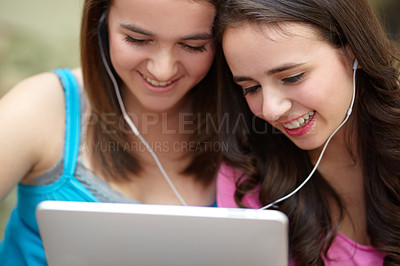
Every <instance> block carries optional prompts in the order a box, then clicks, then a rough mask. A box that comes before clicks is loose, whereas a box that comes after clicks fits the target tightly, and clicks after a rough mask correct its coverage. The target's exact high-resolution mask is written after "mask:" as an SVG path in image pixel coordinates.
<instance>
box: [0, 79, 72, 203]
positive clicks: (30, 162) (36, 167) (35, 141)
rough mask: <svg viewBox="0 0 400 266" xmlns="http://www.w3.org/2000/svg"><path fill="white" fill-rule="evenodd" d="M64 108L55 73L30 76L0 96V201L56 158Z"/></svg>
mask: <svg viewBox="0 0 400 266" xmlns="http://www.w3.org/2000/svg"><path fill="white" fill-rule="evenodd" d="M64 108H65V103H64V93H63V90H62V88H61V85H60V83H59V81H58V79H57V77H56V76H55V75H54V74H52V73H44V74H40V75H37V76H34V77H31V78H28V79H26V80H24V81H22V82H20V83H19V84H18V85H16V86H15V87H14V88H13V89H11V90H10V91H9V92H8V93H7V94H6V95H5V96H3V97H2V98H1V99H0V201H1V200H3V199H4V198H5V196H6V195H7V194H8V193H9V192H10V191H11V189H12V188H13V187H14V186H16V185H17V184H18V183H19V182H22V183H24V182H27V181H29V180H32V179H33V178H35V177H36V176H37V175H38V174H40V173H41V172H44V171H45V170H47V169H49V168H50V167H52V165H53V164H54V163H55V162H57V160H58V159H59V157H60V156H61V153H62V147H63V146H62V145H63V137H64V135H63V134H64V132H63V130H64V121H65V119H64Z"/></svg>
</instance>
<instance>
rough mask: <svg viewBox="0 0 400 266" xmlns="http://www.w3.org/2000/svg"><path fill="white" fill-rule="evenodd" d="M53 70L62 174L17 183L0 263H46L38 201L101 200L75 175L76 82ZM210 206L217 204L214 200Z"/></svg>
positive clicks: (78, 115) (77, 142)
mask: <svg viewBox="0 0 400 266" xmlns="http://www.w3.org/2000/svg"><path fill="white" fill-rule="evenodd" d="M54 72H55V73H56V74H57V75H58V76H59V78H60V80H61V83H62V85H63V87H64V91H65V105H66V111H65V112H66V123H65V143H64V164H63V174H62V175H61V177H60V178H59V179H58V180H57V181H55V182H54V183H51V184H49V185H22V184H19V185H18V189H17V206H16V207H15V209H14V210H13V211H12V213H11V216H10V219H9V221H8V224H7V227H6V230H5V233H4V239H3V241H2V242H1V244H0V265H1V266H9V265H10V266H11V265H12V266H19V265H29V266H31V265H32V266H38V265H47V262H46V257H45V253H44V249H43V245H42V240H41V238H40V234H39V229H38V225H37V222H36V217H35V209H36V206H37V205H38V204H39V203H40V202H42V201H45V200H63V201H85V202H99V201H100V200H99V199H98V198H97V197H96V196H94V194H93V193H92V192H91V191H89V189H88V188H87V187H86V186H84V185H83V184H82V183H80V182H79V181H78V179H77V178H76V177H74V174H75V172H76V169H77V161H78V157H79V148H80V139H81V110H80V108H81V104H80V94H79V85H78V82H77V80H76V78H75V76H74V75H73V73H72V72H71V71H70V70H69V69H57V70H55V71H54ZM99 196H101V195H99ZM107 201H108V200H107ZM123 201H124V202H131V203H133V202H135V203H139V202H137V201H136V200H134V199H124V200H123ZM212 207H217V205H216V203H214V205H213V206H212Z"/></svg>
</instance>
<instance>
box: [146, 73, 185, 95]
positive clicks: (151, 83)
mask: <svg viewBox="0 0 400 266" xmlns="http://www.w3.org/2000/svg"><path fill="white" fill-rule="evenodd" d="M140 76H141V77H142V78H143V81H144V84H145V85H146V87H147V88H149V89H150V90H151V91H153V92H166V91H169V90H171V89H172V88H173V87H175V85H176V83H177V81H178V79H175V80H171V81H157V80H154V79H151V78H149V77H146V76H144V75H143V74H141V75H140Z"/></svg>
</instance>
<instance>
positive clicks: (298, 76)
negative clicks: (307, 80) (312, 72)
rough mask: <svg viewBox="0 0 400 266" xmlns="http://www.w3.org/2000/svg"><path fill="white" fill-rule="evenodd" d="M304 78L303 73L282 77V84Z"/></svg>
mask: <svg viewBox="0 0 400 266" xmlns="http://www.w3.org/2000/svg"><path fill="white" fill-rule="evenodd" d="M303 78H304V73H300V74H298V75H296V76H292V77H288V78H284V79H282V82H283V84H297V83H299V82H300V81H302V79H303Z"/></svg>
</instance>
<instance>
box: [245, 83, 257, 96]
mask: <svg viewBox="0 0 400 266" xmlns="http://www.w3.org/2000/svg"><path fill="white" fill-rule="evenodd" d="M259 88H261V86H260V85H256V86H252V87H248V88H244V89H243V90H244V93H243V97H246V95H247V94H250V95H251V94H254V93H256V92H257V91H258V89H259Z"/></svg>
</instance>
